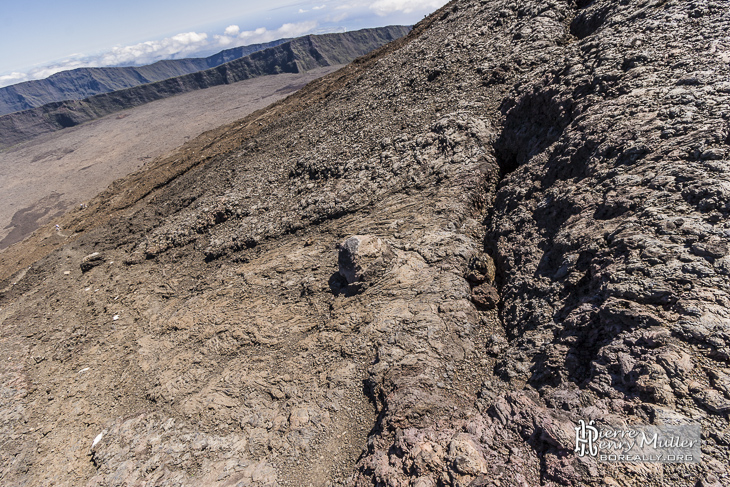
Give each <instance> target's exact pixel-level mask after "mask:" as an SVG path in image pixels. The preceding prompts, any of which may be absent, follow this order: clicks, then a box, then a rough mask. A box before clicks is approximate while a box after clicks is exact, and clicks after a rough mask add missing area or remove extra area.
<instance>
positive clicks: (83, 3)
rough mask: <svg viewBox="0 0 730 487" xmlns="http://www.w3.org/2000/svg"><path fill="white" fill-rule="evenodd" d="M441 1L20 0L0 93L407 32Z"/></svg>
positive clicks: (1, 23) (1, 46) (0, 27)
mask: <svg viewBox="0 0 730 487" xmlns="http://www.w3.org/2000/svg"><path fill="white" fill-rule="evenodd" d="M446 3H447V0H375V1H361V0H321V1H297V0H268V1H266V2H260V1H258V2H254V1H249V0H205V1H201V0H124V1H105V2H99V1H98V0H94V1H92V0H66V1H63V2H59V1H58V0H24V1H23V2H14V1H4V2H3V6H2V9H0V87H2V86H8V85H11V84H15V83H20V82H22V81H28V80H31V79H41V78H46V77H48V76H50V75H52V74H54V73H57V72H59V71H64V70H67V69H73V68H78V67H100V66H139V65H144V64H150V63H153V62H155V61H159V60H162V59H180V58H185V57H204V56H209V55H211V54H214V53H216V52H219V51H221V50H223V49H227V48H231V47H236V46H242V45H248V44H255V43H260V42H268V41H273V40H276V39H281V38H284V37H297V36H301V35H306V34H312V33H314V34H319V33H325V32H342V31H345V30H356V29H361V28H365V27H379V26H384V25H394V24H400V25H411V24H415V23H416V22H418V21H419V20H421V19H422V18H423V17H424V16H425V15H427V14H429V13H431V12H433V11H434V10H436V9H437V8H439V7H441V6H442V5H445V4H446Z"/></svg>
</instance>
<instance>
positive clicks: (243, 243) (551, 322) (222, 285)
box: [0, 0, 730, 487]
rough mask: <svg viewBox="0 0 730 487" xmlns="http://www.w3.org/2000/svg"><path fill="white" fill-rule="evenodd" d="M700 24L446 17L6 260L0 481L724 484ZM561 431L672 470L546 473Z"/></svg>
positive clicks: (145, 177)
mask: <svg viewBox="0 0 730 487" xmlns="http://www.w3.org/2000/svg"><path fill="white" fill-rule="evenodd" d="M728 28H730V13H729V12H728V9H727V8H726V5H725V3H723V2H713V1H695V2H681V1H672V0H668V1H667V0H661V1H645V2H612V1H608V0H606V1H602V0H596V1H594V2H590V3H587V2H581V3H580V5H576V4H575V3H573V2H564V1H549V2H543V1H540V2H537V1H535V2H532V1H525V2H511V1H508V0H495V1H491V2H481V1H475V0H474V1H472V0H463V1H456V2H452V3H450V4H449V5H447V6H446V7H444V8H443V9H441V10H440V11H438V12H436V13H435V14H434V15H433V16H431V17H430V18H428V19H426V20H424V21H423V22H422V23H421V24H419V25H417V26H416V27H415V28H414V30H413V31H412V32H411V33H410V34H409V36H407V38H405V39H403V40H401V41H398V42H396V43H394V44H393V45H390V46H387V47H386V48H384V49H381V50H379V51H377V52H376V53H374V54H373V55H371V56H369V57H368V58H366V59H361V60H359V61H358V62H356V63H353V64H352V65H350V66H348V68H346V69H345V70H343V71H342V72H340V73H337V74H335V75H332V76H330V77H327V78H323V79H322V80H319V81H317V82H316V83H315V84H313V85H311V86H309V87H307V88H305V89H304V90H303V91H301V92H300V93H299V94H297V95H295V96H292V97H290V98H288V99H286V100H284V101H283V102H280V103H278V104H276V105H275V106H272V107H271V108H270V109H269V110H267V111H262V112H259V113H257V114H254V115H253V116H251V117H249V118H248V119H244V120H242V121H241V122H240V123H237V124H235V125H233V126H230V127H227V128H225V129H221V130H220V131H219V132H216V133H215V134H209V135H207V136H205V137H202V138H201V139H199V140H197V141H194V142H192V143H191V144H189V145H188V146H186V147H184V148H183V149H182V150H181V151H180V152H179V153H178V154H177V155H176V156H174V157H171V158H170V159H167V160H164V161H160V162H159V163H158V165H157V166H155V167H151V168H150V169H149V170H148V171H147V172H146V173H144V174H139V175H135V176H133V177H130V178H129V179H127V180H125V181H120V182H118V183H117V184H115V185H114V186H113V187H112V188H110V190H109V191H108V192H106V193H105V194H103V195H101V196H100V197H99V198H97V199H96V200H95V201H93V202H92V204H90V206H89V208H88V209H86V210H83V211H79V212H77V213H76V214H72V215H68V216H67V217H66V218H65V219H63V220H61V222H60V223H61V225H62V227H63V228H64V229H66V233H65V234H62V235H59V234H57V233H55V232H54V231H53V230H52V229H46V230H45V233H43V232H40V233H38V234H37V235H36V236H35V237H34V238H32V239H31V240H30V241H29V242H28V243H27V245H28V246H29V247H28V248H27V250H24V249H21V248H20V247H17V248H14V247H13V248H10V249H8V250H9V251H6V252H4V253H3V254H0V259H2V262H3V265H5V266H7V267H10V266H11V265H13V264H14V262H13V261H12V260H11V259H16V260H17V256H19V255H23V254H22V252H23V251H25V252H29V253H30V252H37V253H38V254H36V255H40V254H43V253H44V252H45V253H46V254H47V255H46V256H45V257H43V258H42V259H41V260H38V261H37V262H36V263H35V264H33V266H31V267H30V268H29V269H28V268H24V269H23V270H20V271H19V273H17V274H15V276H13V278H12V279H9V280H7V281H6V284H5V285H6V286H7V287H5V290H4V291H3V293H4V295H3V297H2V301H0V308H1V310H2V311H1V312H2V313H3V314H2V315H0V318H1V319H2V320H3V327H4V337H5V338H4V341H3V342H0V346H1V347H2V348H1V349H0V353H2V354H3V355H0V356H5V355H7V356H8V357H10V360H8V361H7V362H5V361H2V362H0V367H2V373H3V374H4V375H3V377H4V379H3V380H4V381H5V384H6V389H5V390H6V391H7V392H6V394H5V396H4V397H5V398H6V399H5V400H6V404H8V405H9V406H8V407H4V409H3V410H2V414H4V415H5V416H4V417H5V418H7V421H5V422H4V423H3V424H4V426H3V428H4V430H3V433H5V437H6V438H13V440H12V442H11V441H8V442H7V443H5V444H3V446H2V452H3V455H5V456H6V457H8V458H11V457H12V458H15V459H16V460H15V461H14V463H6V465H8V466H7V467H5V469H4V470H3V475H4V478H6V479H10V480H11V481H15V480H16V479H27V478H29V477H28V475H31V477H30V478H32V479H39V480H38V481H39V482H40V481H41V480H40V479H43V478H56V479H58V478H62V479H67V481H68V482H69V483H80V482H88V483H89V484H90V485H109V484H112V483H121V484H130V485H131V484H132V483H134V482H138V481H150V482H151V481H155V482H158V483H161V484H162V483H165V482H167V483H178V484H182V485H236V484H239V483H240V484H242V485H309V484H310V483H311V484H312V485H328V482H329V485H357V486H370V485H393V486H418V487H428V486H438V485H459V486H485V485H519V486H534V485H553V486H557V485H574V486H582V485H595V486H599V485H622V486H633V485H645V486H660V485H676V486H684V485H712V486H718V487H719V486H721V485H725V484H727V482H728V479H729V478H730V477H728V475H729V473H728V465H729V464H730V456H729V455H730V446H729V443H730V442H729V441H728V434H729V433H730V425H729V424H728V413H729V412H730V370H728V361H730V348H729V347H730V335H729V332H728V330H730V316H729V315H728V306H730V295H729V294H728V293H729V292H730V270H729V269H730V257H729V256H728V252H729V248H728V241H729V240H730V224H728V212H729V211H730V191H729V190H728V188H730V177H729V176H728V175H729V174H730V172H729V169H730V166H729V163H728V160H727V155H728V150H729V149H730V147H728V145H730V126H729V124H728V119H729V117H730V115H728V114H729V113H730V111H729V110H730V88H729V87H728V81H727V80H728V74H730V69H729V67H728V62H730V44H728V42H727V38H726V32H727V30H728ZM44 245H45V246H55V247H56V248H57V250H55V251H54V252H51V253H48V252H47V251H45V250H44V247H43V246H44ZM338 245H339V249H340V250H339V251H338ZM12 252H16V253H12ZM93 252H99V255H93V254H92V253H93ZM338 252H341V253H339V255H338ZM14 256H16V257H14ZM338 260H339V261H340V262H346V263H347V265H346V266H345V267H347V268H344V269H340V268H338ZM92 262H93V263H94V265H93V266H92V267H90V268H89V263H92ZM373 263H374V264H373ZM82 266H86V267H85V268H84V269H85V272H82ZM87 268H88V269H87ZM358 276H361V277H358ZM59 303H60V304H59ZM79 371H83V372H79ZM74 407H75V408H76V409H74ZM67 411H71V412H67ZM14 414H15V415H21V416H22V417H23V418H25V421H26V422H25V423H23V424H22V425H21V423H20V422H18V421H11V419H12V418H14V416H13V415H14ZM48 417H54V418H55V417H62V418H64V420H63V421H62V422H60V421H59V422H58V423H53V424H50V423H49V422H48V420H47V418H48ZM580 419H583V420H590V419H593V420H596V421H598V422H599V423H601V422H606V423H611V424H634V423H642V424H655V425H661V424H672V423H675V424H677V423H678V424H683V423H690V422H697V423H699V424H700V425H701V426H702V429H703V441H704V443H703V446H702V455H703V457H702V462H701V463H697V464H687V465H684V464H664V465H663V464H650V463H645V464H639V465H627V464H623V463H616V464H610V463H599V462H597V461H596V459H594V458H591V457H589V456H586V457H579V456H576V455H575V454H574V452H573V449H574V447H575V429H574V428H575V426H576V425H577V421H578V420H580ZM97 435H99V436H97ZM95 438H98V441H95V442H94V443H93V447H92V441H93V440H94V439H95ZM89 448H91V449H90V450H89ZM59 451H63V452H64V453H62V454H61V453H58V452H59ZM87 452H90V455H89V456H86V454H87ZM28 472H31V473H30V474H28Z"/></svg>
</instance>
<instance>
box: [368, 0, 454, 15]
mask: <svg viewBox="0 0 730 487" xmlns="http://www.w3.org/2000/svg"><path fill="white" fill-rule="evenodd" d="M447 3H448V0H377V1H376V2H374V3H373V4H372V5H370V8H371V9H372V10H374V11H375V13H376V14H378V15H380V16H385V15H388V14H392V13H394V12H402V13H405V14H409V13H411V12H416V11H419V10H420V11H432V10H435V9H437V8H440V7H443V6H444V5H446V4H447Z"/></svg>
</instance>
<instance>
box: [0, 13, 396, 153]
mask: <svg viewBox="0 0 730 487" xmlns="http://www.w3.org/2000/svg"><path fill="white" fill-rule="evenodd" d="M408 30H409V27H404V26H389V27H379V28H376V29H362V30H358V31H352V32H343V33H338V34H322V35H309V36H304V37H298V38H296V39H293V40H291V41H288V42H285V43H283V44H280V45H278V46H276V47H270V48H268V49H264V50H262V51H257V52H255V53H253V54H250V55H248V56H245V57H243V58H240V59H235V60H233V61H229V62H226V63H224V64H221V65H220V66H217V67H215V68H211V69H207V70H203V71H197V72H195V73H191V74H187V75H184V76H178V77H175V78H169V79H164V80H162V81H157V82H155V83H147V84H143V85H139V86H135V87H132V88H127V89H123V90H118V91H114V92H111V93H103V94H100V95H95V96H91V97H89V98H86V99H83V100H69V101H62V102H56V103H49V104H46V105H43V106H41V107H38V108H33V109H30V110H24V111H21V112H16V113H12V114H9V115H5V116H2V117H0V148H3V147H8V146H12V145H14V144H17V143H20V142H23V141H25V140H29V139H32V138H33V137H36V136H38V135H41V134H45V133H49V132H53V131H56V130H62V129H64V128H68V127H74V126H76V125H79V124H81V123H84V122H88V121H90V120H95V119H97V118H100V117H103V116H105V115H109V114H111V113H116V112H118V111H121V110H125V109H128V108H133V107H137V106H140V105H143V104H145V103H149V102H152V101H155V100H161V99H164V98H168V97H170V96H175V95H179V94H181V93H188V92H190V91H194V90H202V89H205V88H210V87H212V86H220V85H222V84H230V83H236V82H238V81H242V80H245V79H251V78H255V77H258V76H265V75H271V74H280V73H302V72H305V71H309V70H312V69H316V68H322V67H327V66H334V65H339V64H346V63H348V62H350V61H352V60H353V59H355V58H356V57H358V56H362V55H363V54H366V53H368V52H370V51H372V50H373V49H375V48H377V47H380V46H382V45H383V44H386V43H388V42H390V41H392V40H394V39H397V38H399V37H402V36H404V35H405V34H406V33H407V32H408Z"/></svg>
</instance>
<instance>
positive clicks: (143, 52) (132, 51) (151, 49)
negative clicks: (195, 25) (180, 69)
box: [99, 32, 209, 66]
mask: <svg viewBox="0 0 730 487" xmlns="http://www.w3.org/2000/svg"><path fill="white" fill-rule="evenodd" d="M208 44H209V42H208V34H206V33H204V32H203V33H198V32H185V33H182V34H177V35H175V36H172V37H167V38H165V39H161V40H159V41H147V42H141V43H139V44H134V45H132V46H125V47H115V48H113V49H112V50H111V51H109V52H106V53H104V54H102V55H101V56H100V59H99V64H100V65H102V66H114V65H126V64H132V65H140V64H150V63H153V62H155V61H160V60H162V59H180V58H183V57H187V56H191V55H193V54H194V53H196V52H198V51H201V50H202V49H205V48H206V47H207V46H208Z"/></svg>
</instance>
